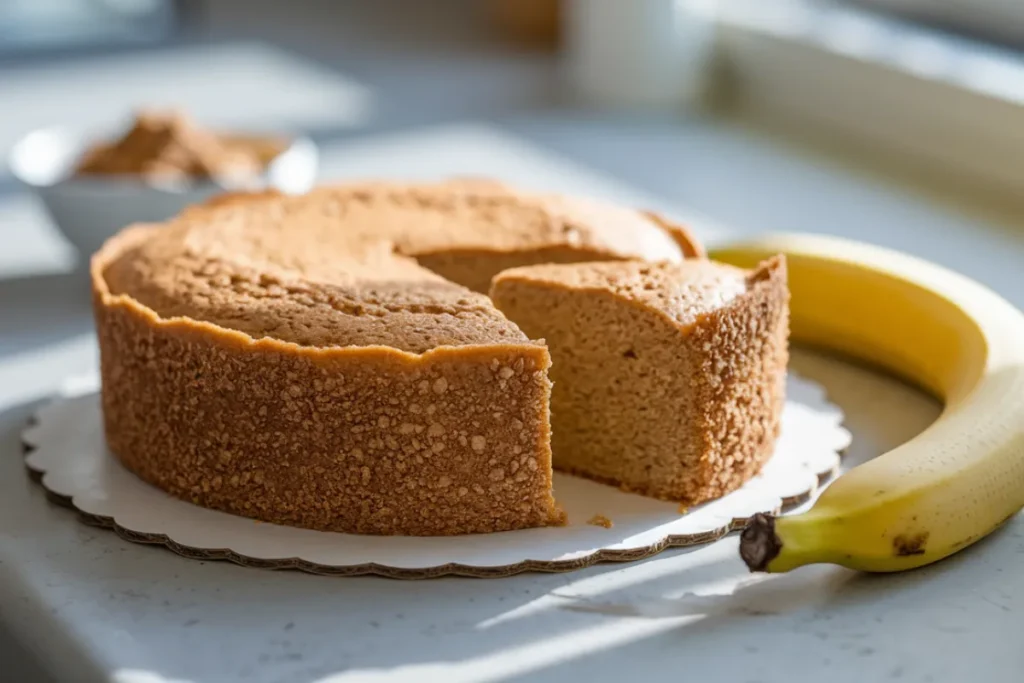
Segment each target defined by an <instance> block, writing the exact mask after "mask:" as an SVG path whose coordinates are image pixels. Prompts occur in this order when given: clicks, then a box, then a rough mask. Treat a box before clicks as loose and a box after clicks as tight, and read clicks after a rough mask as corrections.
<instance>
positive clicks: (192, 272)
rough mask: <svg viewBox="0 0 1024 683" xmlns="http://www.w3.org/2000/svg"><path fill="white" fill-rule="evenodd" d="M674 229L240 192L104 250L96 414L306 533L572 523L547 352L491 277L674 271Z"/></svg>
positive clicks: (681, 251)
mask: <svg viewBox="0 0 1024 683" xmlns="http://www.w3.org/2000/svg"><path fill="white" fill-rule="evenodd" d="M702 255H703V252H702V250H701V248H700V246H699V244H698V243H697V242H696V241H695V240H694V239H693V238H692V237H691V236H690V234H689V233H688V232H687V231H686V229H685V228H682V227H681V226H676V225H673V224H671V223H670V222H668V221H665V220H663V219H660V218H658V217H657V216H653V215H651V214H649V213H646V212H641V211H635V210H631V209H626V208H622V207H618V206H612V205H609V204H606V203H603V202H598V201H594V200H589V199H580V198H571V197H563V196H557V195H550V194H539V193H528V192H522V191H518V190H515V189H512V188H509V187H507V186H505V185H502V184H500V183H495V182H490V181H485V180H457V181H451V182H444V183H422V184H395V183H385V182H375V183H361V184H353V185H346V186H340V187H331V188H322V189H319V190H316V191H314V192H312V193H310V194H307V195H303V196H298V197H296V196H275V195H263V196H236V197H226V198H221V199H218V200H216V201H213V202H211V203H210V204H208V205H205V206H199V207H194V208H192V209H189V210H188V211H186V212H184V213H183V214H182V215H180V216H178V217H177V218H175V219H173V220H171V221H168V222H167V223H164V224H160V225H137V226H131V227H129V228H126V229H125V230H123V231H122V232H121V233H120V234H118V235H117V236H115V237H113V238H112V239H111V240H109V241H108V242H107V243H106V244H105V245H104V247H103V248H102V249H101V250H100V251H99V252H98V253H97V254H95V255H94V256H93V259H92V283H93V295H94V308H95V314H96V326H97V333H98V337H99V345H100V359H101V374H102V401H103V415H104V422H105V430H106V436H107V441H108V444H109V447H110V449H111V451H112V452H113V453H114V454H115V455H116V456H117V457H118V458H119V459H120V461H121V462H122V463H123V464H124V465H125V466H126V467H127V468H128V469H129V470H131V471H132V472H134V473H135V474H137V475H138V476H139V477H141V478H142V479H144V480H145V481H147V482H150V483H151V484H154V485H156V486H158V487H160V488H162V489H164V490H165V491H167V492H169V493H171V494H173V495H175V496H179V497H181V498H184V499H186V500H189V501H192V502H193V503H196V504H198V505H203V506H206V507H210V508H214V509H219V510H224V511H227V512H231V513H235V514H240V515H245V516H249V517H253V518H256V519H260V520H264V521H268V522H274V523H279V524H287V525H293V526H299V527H305V528H311V529H321V530H331V531H342V532H351V533H365V534H403V535H449V534H464V533H478V532H494V531H503V530H511V529H520V528H527V527H537V526H545V525H552V524H559V523H561V522H562V521H563V515H562V513H561V512H560V510H559V508H558V507H557V505H556V504H555V501H554V498H553V496H552V490H551V471H552V470H551V468H552V455H551V427H550V414H549V413H550V411H549V403H550V396H551V382H550V380H549V379H548V369H549V366H550V364H551V359H550V356H549V353H548V349H547V347H546V345H545V344H544V343H543V341H535V340H531V339H529V338H528V337H527V336H526V335H525V334H524V333H523V332H522V331H521V330H520V329H519V328H518V327H517V326H516V325H515V324H514V323H513V322H512V321H510V320H509V319H507V318H506V317H505V316H504V315H503V314H502V313H501V312H499V311H498V310H497V309H496V308H495V307H494V306H493V305H492V304H491V302H490V300H489V299H488V298H487V297H486V296H485V295H484V294H482V292H487V291H488V288H489V286H490V283H491V279H492V278H493V277H494V276H495V275H496V274H497V273H499V272H501V271H503V270H505V269H508V268H512V267H519V266H527V265H532V264H543V263H574V262H586V261H624V260H643V261H667V262H680V261H683V260H684V259H686V258H687V257H699V256H702Z"/></svg>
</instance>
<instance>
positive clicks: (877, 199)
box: [0, 0, 1024, 290]
mask: <svg viewBox="0 0 1024 683" xmlns="http://www.w3.org/2000/svg"><path fill="white" fill-rule="evenodd" d="M1021 44H1024V3H1021V2H1020V1H1019V0H845V1H840V0H835V1H831V2H830V1H826V0H719V1H716V0H631V1H630V2H621V1H620V0H430V1H429V2H426V1H424V0H374V1H373V2H366V1H359V0H289V2H280V1H278V0H0V153H3V154H4V155H5V156H6V155H7V154H8V153H9V152H10V150H11V149H12V148H14V147H15V145H17V143H18V141H19V140H21V139H22V138H23V137H24V136H25V135H27V134H28V133H30V132H31V131H33V130H35V129H38V128H40V127H46V126H54V125H59V126H72V127H81V128H83V129H92V128H95V127H102V126H109V125H110V124H111V123H112V122H116V121H121V120H123V119H124V118H125V117H126V116H128V115H130V114H131V112H133V111H134V110H136V109H137V108H139V107H144V106H145V107H175V108H179V109H182V110H184V111H187V112H188V113H190V114H192V115H193V116H194V117H196V119H197V120H198V121H200V122H201V123H202V124H205V125H210V126H217V127H221V128H227V129H239V130H242V129H259V130H267V131H276V132H282V133H288V134H302V135H306V136H309V137H310V138H311V139H312V140H313V141H314V143H315V144H316V145H317V147H318V148H319V167H318V171H317V172H318V175H317V178H318V180H319V181H321V182H326V181H329V180H333V179H339V178H347V177H355V176H365V175H376V176H381V175H384V176H392V177H393V176H400V177H423V176H427V177H437V176H444V175H450V174H453V173H459V174H463V173H472V174H485V175H494V176H501V177H504V178H506V179H508V180H511V181H513V182H518V183H521V184H527V185H538V186H542V187H544V188H548V189H554V190H564V191H573V192H583V193H588V194H597V195H602V196H606V197H607V198H611V199H616V200H620V201H625V202H630V203H633V204H638V205H640V204H642V205H644V206H651V207H654V206H655V205H657V207H659V208H661V209H662V210H665V211H668V212H670V213H674V214H675V215H677V216H678V217H679V218H681V219H684V220H690V221H691V222H693V223H694V225H695V227H696V229H697V231H698V232H699V233H700V234H701V235H702V236H703V237H704V238H705V239H707V240H710V241H714V240H715V239H719V238H723V239H724V238H728V237H729V236H730V235H733V234H738V233H744V232H762V231H779V230H799V231H812V232H829V233H836V234H844V235H849V236H852V237H857V238H860V239H865V240H867V241H873V242H879V243H883V244H887V245H889V246H894V247H896V248H900V249H904V250H907V251H911V252H914V253H919V254H921V255H923V256H926V257H928V258H931V259H933V260H936V261H939V262H942V263H945V264H947V265H951V266H953V267H954V268H958V269H960V270H963V271H965V272H967V273H968V274H970V275H973V276H975V277H978V278H979V279H982V280H984V281H987V282H989V283H990V284H992V285H993V286H996V287H997V288H999V289H1001V290H1015V289H1016V287H1015V283H1014V276H1015V274H1016V270H1017V269H1016V263H1017V262H1018V260H1017V259H1018V257H1019V256H1021V254H1022V251H1021V245H1020V243H1019V241H1020V237H1019V235H1020V234H1021V233H1020V231H1019V228H1020V223H1021V216H1022V215H1024V214H1022V211H1021V209H1022V208H1024V207H1022V204H1024V116H1022V111H1024V60H1022V55H1021V53H1020V51H1019V50H1018V47H1019V46H1020V45H1021ZM116 227H117V226H111V230H113V229H115V228H116ZM0 234H3V236H4V244H5V245H6V246H7V248H5V249H4V250H0V278H12V277H27V276H32V275H40V274H44V273H59V272H64V271H66V270H67V269H69V268H71V267H73V265H74V264H75V263H76V262H77V263H81V260H80V259H78V260H77V261H76V254H75V253H74V250H73V249H71V248H70V246H69V244H68V241H67V240H66V239H64V237H63V235H62V230H61V226H58V225H55V224H54V221H53V219H52V218H51V217H50V215H49V214H48V213H47V212H46V211H45V210H43V208H41V206H40V202H39V198H38V197H37V196H35V193H34V192H33V191H32V188H30V187H26V186H25V185H24V184H23V183H21V182H19V179H18V178H16V177H15V176H14V175H12V173H11V172H10V170H9V169H8V168H6V167H4V168H3V169H2V170H0ZM965 255H966V256H965ZM967 256H970V258H967ZM993 263H996V264H997V265H1001V266H1004V267H991V266H992V264H993Z"/></svg>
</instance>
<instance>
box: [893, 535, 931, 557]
mask: <svg viewBox="0 0 1024 683" xmlns="http://www.w3.org/2000/svg"><path fill="white" fill-rule="evenodd" d="M928 535H929V534H928V532H927V531H921V532H919V533H916V534H900V535H899V536H896V537H895V538H894V539H892V549H893V554H895V555H896V556H897V557H906V556H908V555H924V552H925V545H926V544H927V543H928Z"/></svg>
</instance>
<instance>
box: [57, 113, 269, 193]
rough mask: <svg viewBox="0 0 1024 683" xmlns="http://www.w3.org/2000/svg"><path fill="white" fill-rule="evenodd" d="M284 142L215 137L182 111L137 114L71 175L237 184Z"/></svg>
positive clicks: (89, 153) (96, 147) (256, 172)
mask: <svg viewBox="0 0 1024 683" xmlns="http://www.w3.org/2000/svg"><path fill="white" fill-rule="evenodd" d="M285 146H286V143H285V142H284V141H283V140H278V139H274V138H258V137H254V136H249V137H246V136H230V135H219V134H217V133H215V132H213V131H209V130H205V129H203V128H201V127H199V126H198V125H197V124H196V123H195V122H194V121H193V120H192V119H191V118H190V117H189V116H187V115H185V114H183V113H181V112H170V113H158V112H142V113H140V114H139V115H138V116H137V117H136V119H135V123H134V124H133V125H132V127H131V129H129V130H128V132H127V133H125V134H124V135H123V136H122V137H121V138H120V139H118V140H115V141H113V142H104V143H99V144H96V145H94V146H93V147H91V148H90V149H89V150H87V151H86V153H85V154H84V155H83V157H82V159H81V160H80V162H79V164H78V167H77V168H76V170H75V175H78V176H91V175H131V176H142V177H144V178H146V179H147V180H150V181H158V182H183V181H187V180H189V179H211V178H212V179H217V180H227V181H233V182H234V183H238V182H239V181H243V182H244V181H245V180H247V179H251V178H253V177H255V176H258V175H259V174H260V173H261V172H262V171H263V170H264V169H265V168H266V167H267V166H268V165H269V164H270V163H271V162H272V161H273V160H274V158H275V157H277V156H278V155H279V154H280V153H281V152H282V151H284V148H285Z"/></svg>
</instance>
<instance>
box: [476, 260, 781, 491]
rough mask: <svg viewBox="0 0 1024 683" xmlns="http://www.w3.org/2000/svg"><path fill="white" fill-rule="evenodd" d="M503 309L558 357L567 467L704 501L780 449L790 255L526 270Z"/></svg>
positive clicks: (508, 288) (496, 296) (508, 274)
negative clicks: (748, 264)
mask: <svg viewBox="0 0 1024 683" xmlns="http://www.w3.org/2000/svg"><path fill="white" fill-rule="evenodd" d="M491 298H492V300H493V301H494V303H495V305H497V307H498V308H499V309H500V310H501V311H502V312H504V313H505V314H506V315H507V316H508V317H509V318H510V319H511V320H513V321H514V322H515V323H516V324H517V325H518V326H519V327H520V329H522V330H523V331H524V332H525V333H526V334H527V335H529V336H530V338H532V339H540V338H543V339H544V340H545V341H546V343H547V345H548V348H549V350H550V352H551V356H552V368H551V372H550V376H551V378H552V380H553V381H554V389H553V393H552V400H551V409H552V431H553V434H552V450H553V454H554V464H555V467H556V468H557V469H561V470H565V471H569V472H573V473H576V474H580V475H583V476H587V477H590V478H593V479H597V480H599V481H604V482H608V483H612V484H616V485H619V486H621V487H623V488H625V489H628V490H632V491H636V492H638V493H643V494H645V495H649V496H654V497H657V498H663V499H668V500H676V501H681V502H683V503H686V504H696V503H700V502H704V501H707V500H710V499H713V498H717V497H719V496H721V495H723V494H725V493H728V492H729V491H732V490H735V489H736V488H738V487H739V486H740V485H742V484H743V483H744V482H745V481H747V480H748V479H749V478H750V477H751V476H753V475H754V474H756V473H757V472H758V471H759V470H760V469H761V467H762V466H763V465H764V463H765V462H766V461H767V460H768V458H769V457H770V456H771V453H772V450H773V447H774V443H775V439H776V437H777V435H778V431H779V418H780V416H781V413H782V406H783V401H784V394H785V374H786V363H787V360H788V326H789V308H788V300H789V293H788V289H787V286H786V265H785V261H784V259H783V258H782V257H776V258H774V259H772V260H770V261H767V262H765V263H763V264H761V265H760V266H759V267H758V268H756V269H755V270H753V271H744V270H740V269H737V268H733V267H731V266H726V265H723V264H718V263H714V262H711V261H708V260H705V259H693V260H688V261H684V262H682V263H656V264H652V263H643V262H636V261H620V262H603V263H579V264H560V265H540V266H527V267H522V268H514V269H511V270H507V271H505V272H503V273H500V274H499V275H498V276H497V277H495V279H494V285H493V287H492V289H491Z"/></svg>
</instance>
